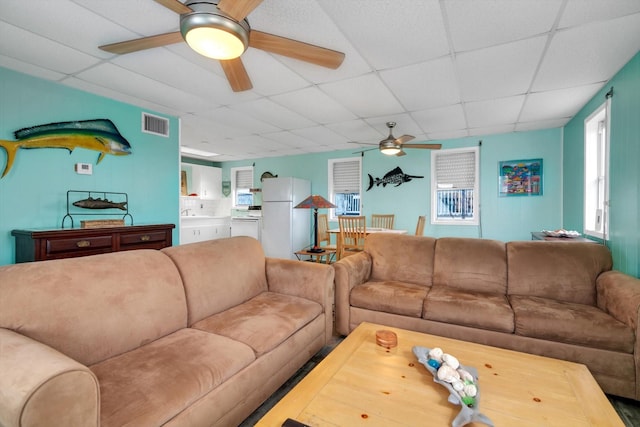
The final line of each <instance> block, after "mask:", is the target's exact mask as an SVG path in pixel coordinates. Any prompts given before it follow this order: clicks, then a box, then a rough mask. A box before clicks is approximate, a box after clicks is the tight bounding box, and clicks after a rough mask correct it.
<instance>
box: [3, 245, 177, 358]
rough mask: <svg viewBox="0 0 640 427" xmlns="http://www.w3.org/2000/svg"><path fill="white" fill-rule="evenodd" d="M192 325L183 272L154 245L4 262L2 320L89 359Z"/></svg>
mask: <svg viewBox="0 0 640 427" xmlns="http://www.w3.org/2000/svg"><path fill="white" fill-rule="evenodd" d="M186 325H187V305H186V300H185V295H184V288H183V286H182V281H181V280H180V275H179V274H178V270H177V269H176V267H175V265H174V264H173V263H172V262H171V260H170V259H169V258H168V257H167V256H166V255H164V254H162V253H161V252H159V251H156V250H151V249H146V250H136V251H127V252H116V253H110V254H103V255H93V256H87V257H81V258H70V259H61V260H54V261H40V262H30V263H24V264H15V265H9V266H4V267H0V327H3V328H7V329H11V330H13V331H16V332H18V333H20V334H23V335H26V336H28V337H30V338H33V339H34V340H36V341H40V342H42V343H44V344H47V345H49V346H50V347H53V348H55V349H57V350H58V351H60V352H61V353H64V354H66V355H67V356H69V357H71V358H72V359H75V360H77V361H78V362H80V363H82V364H84V365H93V364H94V363H98V362H100V361H102V360H105V359H108V358H110V357H112V356H116V355H118V354H122V353H125V352H127V351H130V350H133V349H135V348H138V347H140V346H141V345H143V344H145V343H149V342H151V341H154V340H156V339H158V338H161V337H163V336H165V335H168V334H170V333H172V332H175V331H177V330H179V329H181V328H184V327H185V326H186Z"/></svg>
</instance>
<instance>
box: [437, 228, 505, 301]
mask: <svg viewBox="0 0 640 427" xmlns="http://www.w3.org/2000/svg"><path fill="white" fill-rule="evenodd" d="M433 286H448V287H451V288H456V289H461V290H465V291H474V292H489V293H495V294H502V295H506V293H507V253H506V249H505V244H504V243H503V242H499V241H497V240H490V239H473V238H463V237H443V238H440V239H438V241H437V242H436V250H435V261H434V271H433Z"/></svg>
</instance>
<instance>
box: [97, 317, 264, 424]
mask: <svg viewBox="0 0 640 427" xmlns="http://www.w3.org/2000/svg"><path fill="white" fill-rule="evenodd" d="M254 360H255V356H254V354H253V351H252V350H251V348H250V347H248V346H246V345H245V344H243V343H240V342H237V341H233V340H231V339H229V338H226V337H222V336H219V335H215V334H210V333H207V332H203V331H198V330H195V329H187V328H185V329H181V330H179V331H177V332H174V333H172V334H170V335H167V336H165V337H163V338H160V339H158V340H156V341H154V342H152V343H149V344H147V345H143V346H142V347H139V348H137V349H135V350H132V351H130V352H127V353H124V354H121V355H119V356H115V357H113V358H111V359H107V360H105V361H103V362H100V363H98V364H96V365H93V366H91V367H90V368H91V370H92V371H93V372H94V373H95V375H96V376H97V377H98V381H99V383H100V400H101V407H100V412H101V413H100V425H101V426H102V427H112V426H113V427H116V426H118V427H119V426H123V425H131V426H151V425H154V426H159V425H164V424H165V423H166V422H168V421H169V420H171V419H172V418H173V417H174V416H175V415H176V414H178V413H180V412H181V411H183V410H185V409H186V408H188V407H189V406H190V405H192V404H193V403H194V402H196V401H197V400H198V399H200V398H202V396H204V395H205V394H207V393H208V392H209V391H211V390H212V389H214V388H215V387H217V386H218V385H219V384H221V383H223V382H224V381H225V380H227V379H229V378H230V377H231V376H233V375H234V374H235V373H237V372H238V371H240V370H241V369H242V368H244V367H245V366H247V365H249V364H250V363H251V362H252V361H254Z"/></svg>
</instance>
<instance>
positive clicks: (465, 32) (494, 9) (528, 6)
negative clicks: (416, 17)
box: [443, 0, 563, 52]
mask: <svg viewBox="0 0 640 427" xmlns="http://www.w3.org/2000/svg"><path fill="white" fill-rule="evenodd" d="M562 1H563V0H538V1H513V0H493V1H468V0H447V1H445V2H443V3H444V6H445V8H446V11H447V18H448V20H449V31H450V32H451V40H452V42H453V47H454V50H455V51H456V52H461V51H462V52H464V51H468V50H474V49H479V48H483V47H488V46H494V45H499V44H503V43H509V42H512V41H516V40H522V39H525V38H529V37H533V36H537V35H539V34H542V33H546V32H548V31H550V30H551V28H552V26H553V23H554V22H555V20H556V16H557V15H558V11H559V9H560V5H562Z"/></svg>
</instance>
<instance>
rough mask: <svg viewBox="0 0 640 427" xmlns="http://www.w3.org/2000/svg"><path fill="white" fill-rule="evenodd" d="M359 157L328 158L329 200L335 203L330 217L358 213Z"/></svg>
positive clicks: (334, 217)
mask: <svg viewBox="0 0 640 427" xmlns="http://www.w3.org/2000/svg"><path fill="white" fill-rule="evenodd" d="M361 170H362V167H361V159H360V157H351V158H346V159H329V174H328V176H329V200H330V201H331V202H332V203H333V204H334V205H336V206H337V207H336V208H335V209H331V219H332V220H335V219H337V217H338V215H360V207H361V206H360V177H361V176H362V173H361Z"/></svg>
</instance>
